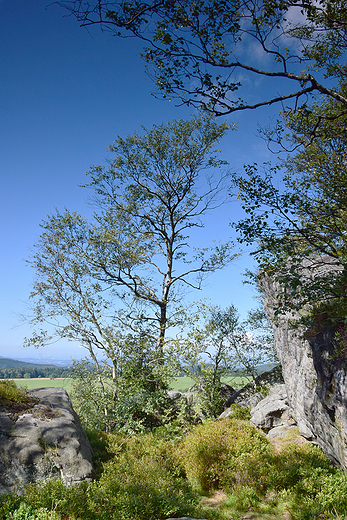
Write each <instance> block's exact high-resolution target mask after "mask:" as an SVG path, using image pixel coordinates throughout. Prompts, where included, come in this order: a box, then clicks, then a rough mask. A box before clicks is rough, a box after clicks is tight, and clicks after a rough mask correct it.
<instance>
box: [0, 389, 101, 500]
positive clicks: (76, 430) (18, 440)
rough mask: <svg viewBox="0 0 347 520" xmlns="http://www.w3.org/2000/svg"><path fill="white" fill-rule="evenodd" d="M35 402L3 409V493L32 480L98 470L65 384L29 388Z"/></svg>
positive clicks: (70, 479) (71, 478) (71, 477)
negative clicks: (17, 408) (31, 404)
mask: <svg viewBox="0 0 347 520" xmlns="http://www.w3.org/2000/svg"><path fill="white" fill-rule="evenodd" d="M30 394H31V397H32V401H33V406H32V407H31V408H29V409H26V410H20V411H19V412H13V411H1V412H0V494H3V493H8V492H13V491H18V490H20V488H21V487H22V486H24V485H26V484H28V483H30V482H34V481H37V480H43V479H47V478H62V479H63V480H64V482H65V483H66V484H73V483H77V482H80V481H81V480H84V479H89V478H91V477H92V475H93V467H92V458H91V447H90V444H89V441H88V439H87V437H86V435H85V433H84V431H83V429H82V426H81V423H80V420H79V418H78V416H77V415H76V413H75V412H74V410H73V408H72V405H71V402H70V399H69V396H68V394H67V393H66V391H65V390H64V389H63V388H40V389H37V390H32V391H31V392H30Z"/></svg>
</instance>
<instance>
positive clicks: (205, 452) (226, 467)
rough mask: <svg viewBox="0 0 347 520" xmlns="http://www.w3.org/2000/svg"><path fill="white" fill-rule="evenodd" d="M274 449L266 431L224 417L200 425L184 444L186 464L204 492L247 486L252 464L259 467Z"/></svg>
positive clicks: (192, 480) (183, 459)
mask: <svg viewBox="0 0 347 520" xmlns="http://www.w3.org/2000/svg"><path fill="white" fill-rule="evenodd" d="M271 450H272V448H271V446H270V443H269V441H268V439H267V438H266V437H265V435H264V434H263V433H261V432H260V431H259V430H257V429H256V428H254V427H253V426H252V425H251V424H249V423H248V422H246V421H240V420H233V421H230V420H224V421H219V422H208V423H205V424H203V425H200V426H197V427H196V428H195V429H194V431H193V432H192V433H190V434H189V435H188V436H187V437H186V439H185V443H184V448H183V451H182V463H183V466H184V468H185V470H186V474H187V476H188V479H189V481H190V482H191V484H192V485H193V487H194V488H195V489H197V490H198V491H199V492H201V493H209V492H210V491H212V490H214V489H223V488H224V489H229V490H230V489H232V488H233V487H234V486H235V485H237V484H243V485H247V484H248V481H249V473H248V466H249V467H253V468H257V469H258V470H259V468H260V466H261V464H262V459H264V456H265V454H269V453H270V452H271Z"/></svg>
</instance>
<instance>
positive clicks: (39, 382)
mask: <svg viewBox="0 0 347 520" xmlns="http://www.w3.org/2000/svg"><path fill="white" fill-rule="evenodd" d="M14 381H15V382H16V385H17V386H26V387H27V388H28V390H32V389H33V388H43V387H44V388H46V387H48V386H54V387H60V388H65V390H67V391H69V390H70V388H71V379H68V378H67V379H59V378H57V379H44V378H41V377H40V378H38V379H15V380H14ZM223 382H225V383H227V384H228V385H231V386H233V387H234V388H236V389H237V390H238V389H239V388H242V387H243V386H245V385H246V384H247V383H248V382H249V379H247V377H239V376H238V377H226V378H224V379H223ZM194 383H195V381H194V380H193V379H192V378H190V377H186V376H185V377H176V378H175V379H174V380H173V381H172V383H171V388H172V389H173V390H179V391H180V392H186V391H187V390H188V388H190V387H191V386H193V385H194Z"/></svg>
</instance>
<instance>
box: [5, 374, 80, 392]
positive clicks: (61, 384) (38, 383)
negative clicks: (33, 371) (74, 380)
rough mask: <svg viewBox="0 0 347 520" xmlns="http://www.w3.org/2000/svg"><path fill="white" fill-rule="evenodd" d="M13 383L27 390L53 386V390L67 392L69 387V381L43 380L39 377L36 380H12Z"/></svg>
mask: <svg viewBox="0 0 347 520" xmlns="http://www.w3.org/2000/svg"><path fill="white" fill-rule="evenodd" d="M14 381H15V383H16V385H17V386H26V387H27V389H28V390H32V389H33V388H46V387H48V386H54V387H55V388H65V390H67V391H69V389H70V387H71V379H44V378H42V377H40V378H38V379H34V378H32V379H14Z"/></svg>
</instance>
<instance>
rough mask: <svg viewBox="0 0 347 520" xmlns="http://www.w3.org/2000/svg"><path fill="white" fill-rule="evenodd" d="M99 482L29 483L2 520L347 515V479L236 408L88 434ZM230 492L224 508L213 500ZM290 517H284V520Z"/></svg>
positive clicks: (317, 518) (340, 519) (2, 505)
mask: <svg viewBox="0 0 347 520" xmlns="http://www.w3.org/2000/svg"><path fill="white" fill-rule="evenodd" d="M89 437H90V441H91V444H92V447H93V450H94V462H95V466H96V473H97V478H96V479H95V480H94V481H93V482H91V483H87V482H83V483H81V484H79V485H76V486H70V487H66V486H65V485H64V484H63V482H62V481H61V480H51V481H47V482H41V483H36V484H30V485H29V486H27V488H26V489H25V490H24V493H23V494H22V495H21V496H15V495H12V496H11V495H5V496H2V497H1V498H0V518H1V519H4V520H49V519H51V520H106V519H107V520H164V519H166V518H169V517H171V518H172V517H184V516H186V517H190V518H206V519H208V520H230V519H231V518H232V519H233V520H237V519H241V518H242V517H243V516H244V515H245V513H246V512H247V513H252V514H253V517H252V518H281V517H282V515H283V513H284V512H286V513H287V514H288V513H289V514H290V516H291V518H292V519H293V520H333V519H334V520H345V518H346V511H347V478H346V474H345V473H343V472H342V471H341V470H339V469H337V468H334V467H333V466H332V465H331V464H330V462H329V460H328V459H327V457H326V456H325V455H324V454H323V452H322V451H321V450H320V449H319V448H318V447H316V446H313V445H312V444H306V445H304V446H299V445H296V444H294V443H290V442H288V443H284V445H283V449H282V450H280V451H278V450H275V448H274V446H273V445H272V444H271V443H270V441H269V440H268V438H267V437H266V436H265V435H264V434H263V433H261V432H260V431H259V430H257V429H256V428H254V427H253V426H251V425H250V423H249V422H248V421H247V420H246V416H245V412H244V411H243V410H240V409H239V408H238V407H234V412H233V414H232V415H231V419H230V418H228V419H226V420H223V421H217V422H215V421H209V422H206V423H204V424H202V425H199V426H196V427H193V428H191V429H190V431H185V430H183V429H181V430H179V429H178V427H177V425H168V426H167V427H163V428H159V429H157V430H155V431H154V432H153V433H150V434H139V435H136V436H133V437H124V436H120V435H112V434H106V433H103V432H96V431H93V432H89ZM216 492H217V493H222V492H223V493H224V494H223V496H225V500H224V501H221V503H219V504H218V507H212V506H211V505H209V501H208V497H211V496H212V495H213V494H214V493H216ZM287 518H288V517H287Z"/></svg>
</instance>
